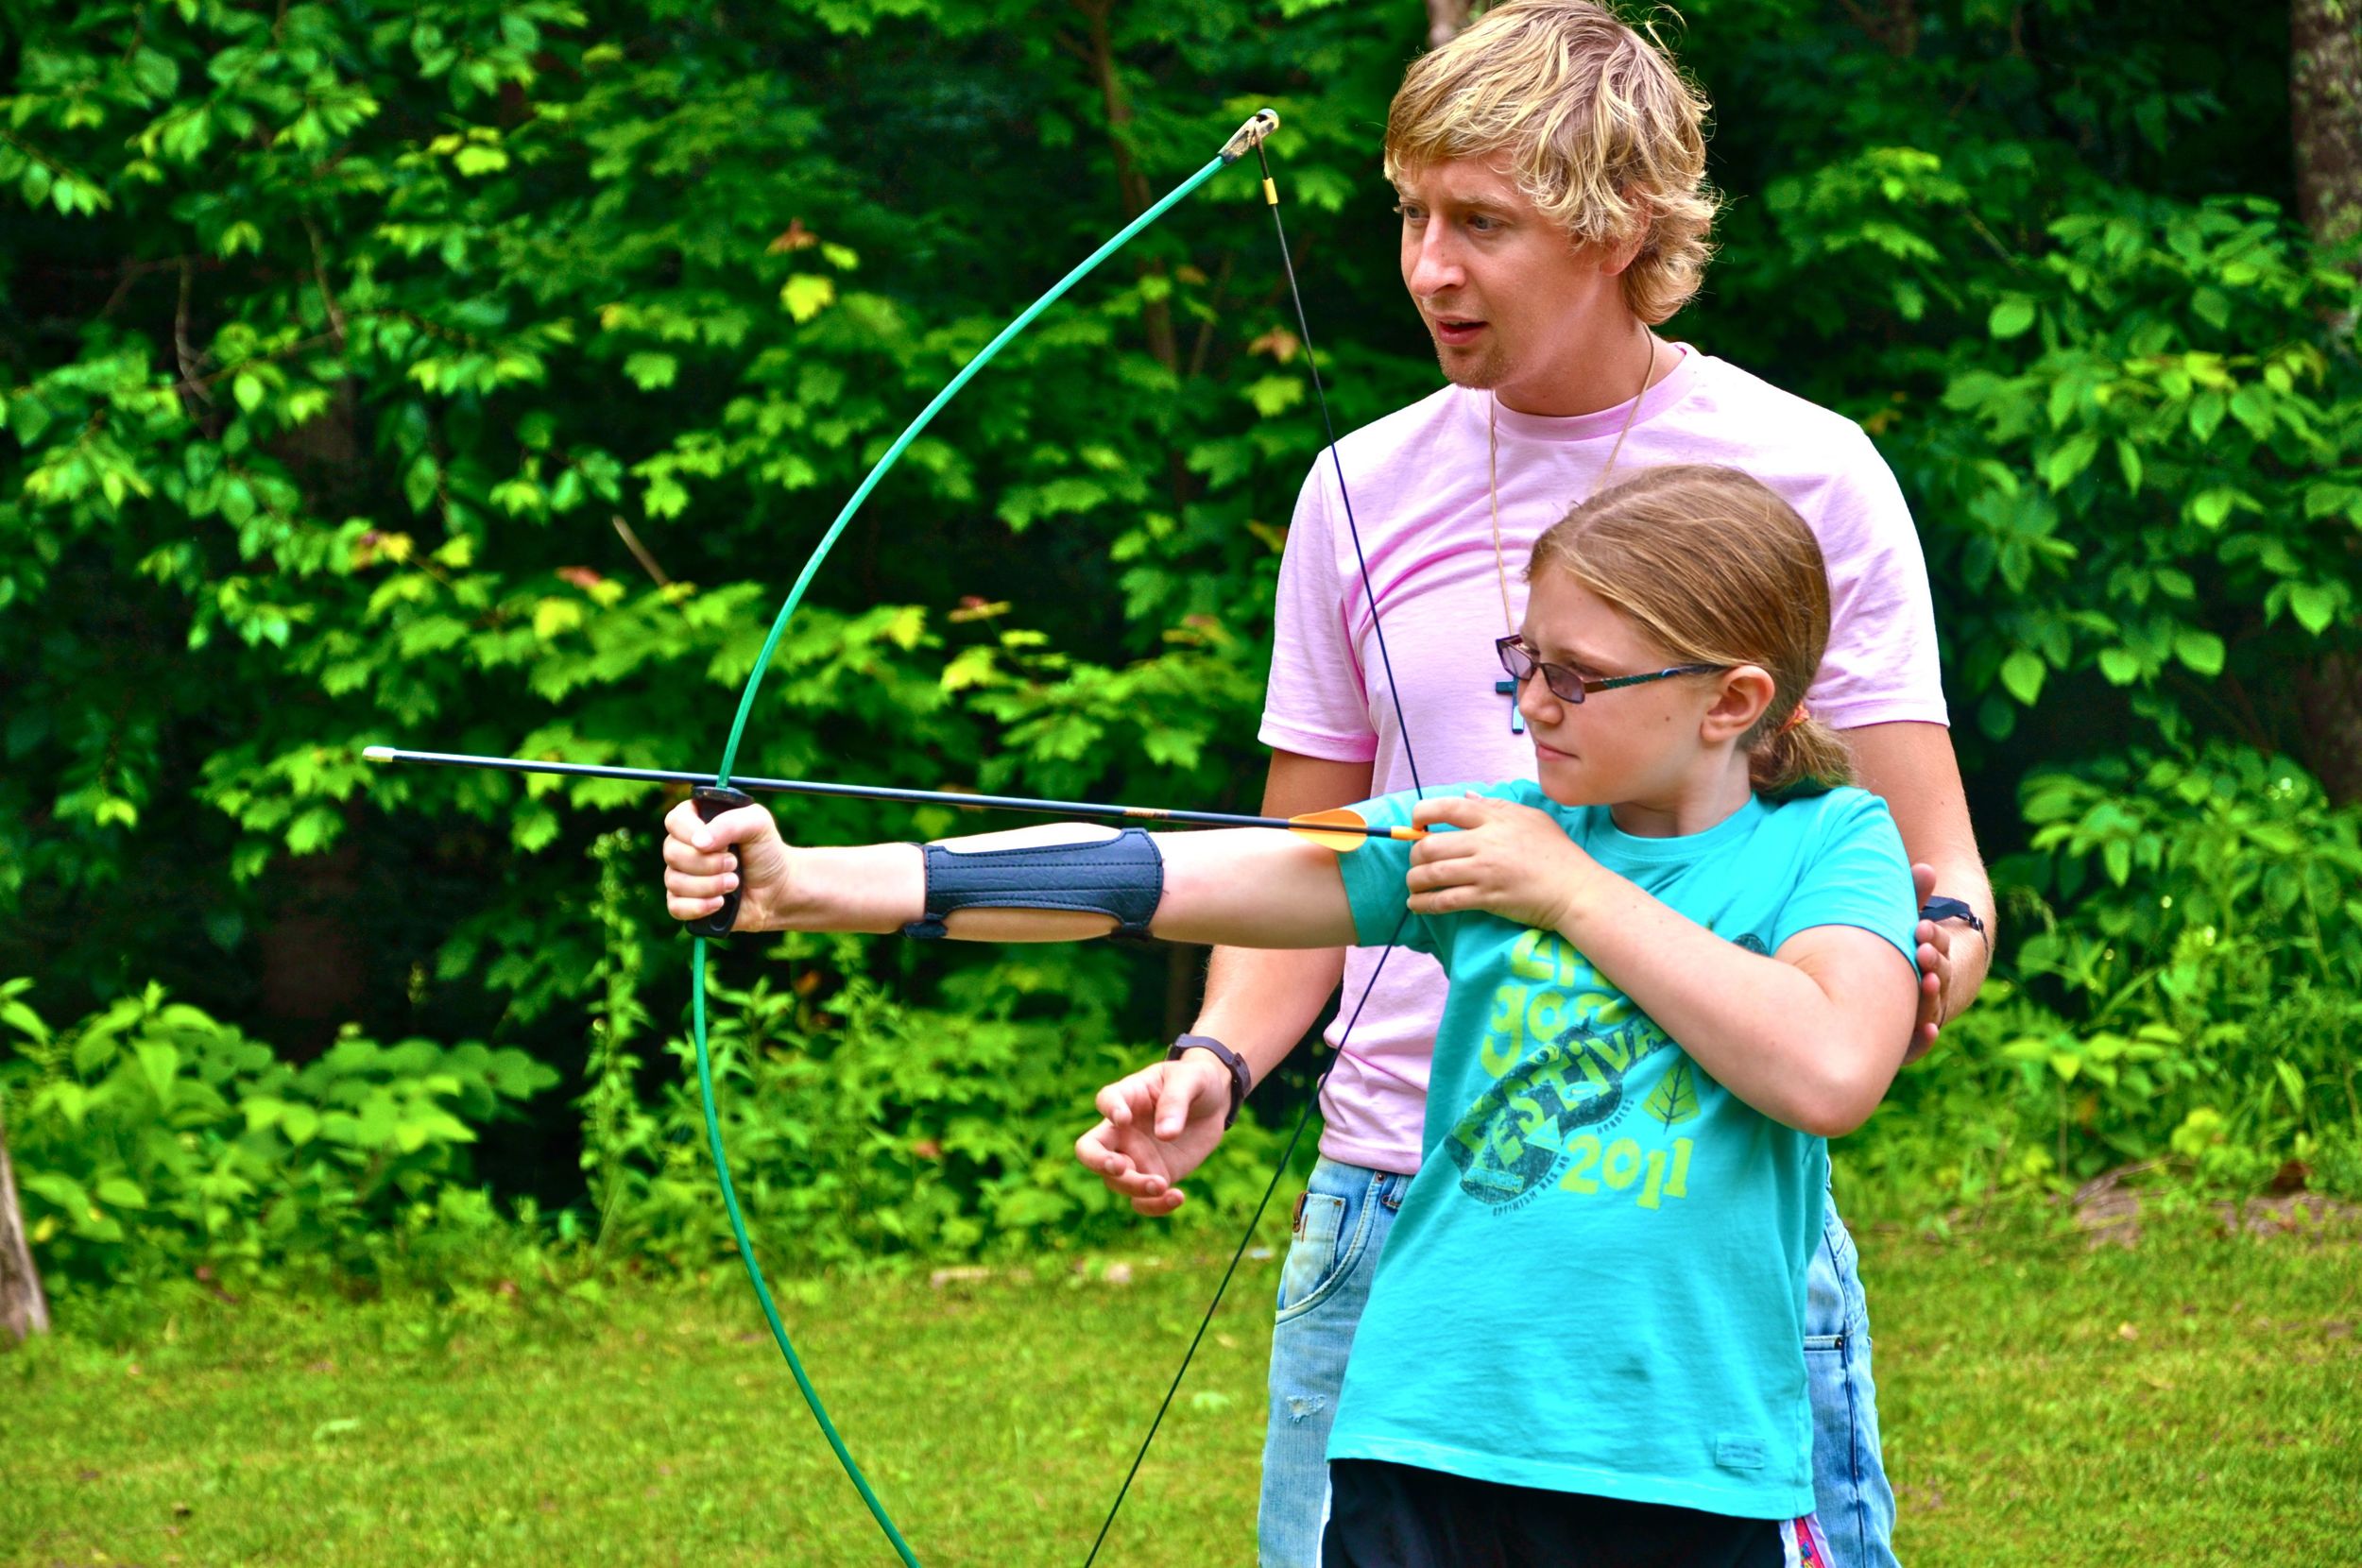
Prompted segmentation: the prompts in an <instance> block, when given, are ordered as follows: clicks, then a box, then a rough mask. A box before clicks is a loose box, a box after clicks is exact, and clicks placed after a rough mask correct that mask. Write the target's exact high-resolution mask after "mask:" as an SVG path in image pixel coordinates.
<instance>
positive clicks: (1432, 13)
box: [1427, 0, 1470, 49]
mask: <svg viewBox="0 0 2362 1568" xmlns="http://www.w3.org/2000/svg"><path fill="white" fill-rule="evenodd" d="M1469 9H1470V7H1469V4H1468V0H1427V46H1428V47H1429V48H1430V49H1440V48H1442V47H1443V46H1444V45H1445V44H1446V43H1450V42H1451V41H1452V40H1453V39H1455V38H1457V37H1459V36H1460V30H1461V29H1462V28H1463V27H1465V26H1467V25H1468V12H1469Z"/></svg>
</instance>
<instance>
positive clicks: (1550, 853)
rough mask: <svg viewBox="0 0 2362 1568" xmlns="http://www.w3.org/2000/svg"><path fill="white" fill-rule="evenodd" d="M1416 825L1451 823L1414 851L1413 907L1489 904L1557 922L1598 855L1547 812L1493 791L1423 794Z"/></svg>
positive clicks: (1540, 922)
mask: <svg viewBox="0 0 2362 1568" xmlns="http://www.w3.org/2000/svg"><path fill="white" fill-rule="evenodd" d="M1411 821H1412V825H1413V826H1416V827H1456V828H1458V829H1460V831H1458V832H1456V833H1430V834H1429V835H1428V837H1426V838H1424V839H1422V840H1420V841H1419V843H1418V844H1417V845H1416V846H1414V847H1413V848H1412V851H1411V877H1410V888H1411V909H1412V912H1413V913H1417V914H1449V913H1452V912H1455V911H1459V910H1487V911H1490V912H1492V913H1494V914H1498V915H1499V916H1500V917H1501V918H1502V919H1504V920H1513V921H1515V922H1516V923H1517V924H1518V925H1520V926H1533V927H1537V928H1540V929H1546V930H1556V929H1560V928H1561V927H1562V925H1563V923H1564V922H1565V921H1566V919H1567V917H1568V915H1569V914H1570V912H1572V909H1573V907H1574V904H1575V901H1576V899H1577V897H1578V895H1580V893H1581V891H1582V889H1583V885H1584V883H1585V882H1586V881H1588V880H1589V878H1592V877H1595V876H1597V875H1600V863H1599V862H1598V861H1594V860H1593V859H1592V858H1591V857H1590V856H1588V855H1586V854H1584V853H1583V850H1582V849H1581V848H1579V847H1577V845H1576V844H1575V842H1574V841H1573V840H1572V839H1569V838H1568V837H1567V836H1566V829H1565V828H1563V827H1560V826H1559V825H1558V823H1557V822H1556V820H1555V819H1553V818H1552V817H1550V816H1549V814H1548V813H1547V812H1543V811H1538V810H1534V809H1533V808H1532V807H1531V806H1520V805H1517V804H1516V803H1515V802H1514V801H1507V800H1496V799H1494V798H1492V797H1491V796H1489V795H1468V796H1465V797H1463V798H1461V799H1458V800H1454V799H1451V798H1448V797H1446V798H1443V799H1438V800H1423V801H1421V802H1419V804H1418V806H1417V807H1416V809H1414V810H1412V813H1411Z"/></svg>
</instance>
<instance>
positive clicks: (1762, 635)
mask: <svg viewBox="0 0 2362 1568" xmlns="http://www.w3.org/2000/svg"><path fill="white" fill-rule="evenodd" d="M1544 571H1564V572H1566V573H1568V574H1569V575H1571V576H1572V577H1573V578H1574V579H1575V581H1577V582H1579V583H1581V584H1582V585H1583V587H1584V588H1588V589H1590V590H1591V591H1592V592H1593V593H1596V594H1598V595H1599V596H1600V598H1601V599H1604V600H1606V601H1607V603H1608V604H1610V605H1613V606H1615V608H1616V609H1617V611H1618V612H1619V613H1621V614H1622V615H1624V616H1625V617H1626V618H1628V619H1629V620H1630V621H1631V622H1633V624H1634V625H1635V626H1637V627H1639V628H1640V630H1641V631H1642V632H1644V633H1646V634H1647V636H1648V637H1649V639H1650V640H1652V641H1653V642H1655V643H1656V644H1657V646H1658V647H1660V648H1662V649H1663V650H1664V651H1665V653H1666V654H1667V655H1668V656H1669V657H1670V658H1671V659H1672V661H1673V662H1674V663H1677V664H1720V665H1734V664H1753V665H1757V666H1760V667H1761V668H1762V669H1764V670H1766V671H1768V672H1770V673H1771V675H1772V684H1773V688H1774V690H1773V691H1772V704H1771V706H1770V707H1766V708H1765V709H1764V710H1763V716H1762V717H1761V718H1759V719H1757V720H1756V721H1755V723H1754V726H1753V727H1752V728H1750V729H1749V730H1748V731H1747V733H1746V734H1744V735H1742V736H1740V737H1739V741H1738V747H1739V750H1741V751H1743V752H1745V753H1746V754H1747V768H1748V775H1749V776H1750V777H1751V778H1752V779H1753V780H1754V786H1755V788H1756V790H1758V791H1759V792H1761V793H1765V794H1769V795H1779V794H1785V793H1789V792H1791V791H1794V790H1796V789H1798V788H1799V787H1801V786H1806V785H1822V786H1828V785H1837V784H1850V783H1852V782H1853V778H1854V757H1853V753H1852V752H1851V751H1850V750H1849V749H1847V747H1846V744H1845V742H1844V741H1842V740H1840V738H1839V736H1838V734H1837V732H1836V731H1835V730H1833V729H1831V728H1829V727H1828V725H1826V724H1823V723H1822V722H1821V721H1820V720H1818V719H1814V718H1810V717H1808V716H1806V715H1805V714H1803V713H1802V712H1800V709H1801V708H1802V707H1803V704H1804V700H1805V692H1806V690H1808V689H1809V688H1810V687H1811V685H1812V681H1813V676H1814V675H1815V674H1816V673H1819V671H1820V669H1821V656H1822V654H1823V652H1824V651H1825V650H1826V649H1827V647H1828V645H1829V574H1828V569H1827V567H1826V566H1824V565H1823V561H1822V558H1821V541H1820V540H1818V539H1816V538H1814V537H1813V533H1812V530H1811V529H1810V528H1808V527H1806V524H1805V520H1804V519H1802V518H1800V517H1798V516H1797V515H1796V511H1795V508H1793V507H1791V506H1789V503H1787V502H1785V501H1782V500H1781V499H1780V498H1779V497H1778V496H1776V495H1774V494H1772V491H1770V490H1769V489H1767V488H1765V487H1764V486H1763V485H1762V484H1761V483H1759V482H1758V481H1756V480H1754V479H1751V478H1749V477H1748V476H1747V475H1745V474H1743V473H1741V472H1739V471H1738V470H1737V469H1722V468H1713V467H1709V466H1706V465H1703V464H1685V465H1681V466H1677V467H1671V468H1663V469H1649V470H1647V471H1645V472H1643V473H1639V474H1635V476H1633V477H1632V478H1631V479H1628V480H1626V481H1625V482H1624V483H1622V484H1620V485H1617V486H1615V487H1614V488H1612V489H1606V490H1601V491H1600V493H1599V494H1598V495H1595V496H1593V497H1591V499H1590V500H1588V501H1585V502H1584V503H1582V504H1581V505H1579V506H1577V507H1576V508H1575V509H1574V510H1573V511H1571V512H1569V513H1567V514H1566V517H1564V518H1562V519H1560V520H1558V521H1557V522H1555V523H1553V524H1551V525H1550V528H1549V532H1547V533H1545V534H1544V535H1543V536H1542V537H1540V538H1538V539H1536V540H1535V541H1534V543H1533V554H1532V558H1531V559H1529V560H1528V562H1527V563H1526V579H1527V581H1529V582H1531V581H1532V580H1533V578H1535V577H1536V576H1538V575H1539V574H1541V573H1542V572H1544Z"/></svg>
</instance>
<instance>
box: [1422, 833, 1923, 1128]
mask: <svg viewBox="0 0 2362 1568" xmlns="http://www.w3.org/2000/svg"><path fill="white" fill-rule="evenodd" d="M1415 820H1416V821H1417V822H1419V823H1421V824H1422V825H1425V824H1429V823H1449V824H1451V825H1452V826H1454V827H1459V828H1461V829H1463V831H1461V832H1457V833H1443V834H1435V835H1430V836H1429V838H1428V839H1427V840H1425V841H1424V842H1423V843H1422V844H1420V846H1419V848H1418V849H1417V850H1416V851H1415V852H1414V854H1413V858H1412V859H1413V863H1412V870H1411V892H1412V899H1411V907H1412V909H1413V910H1416V911H1418V912H1422V913H1443V912H1448V911H1452V910H1464V909H1487V910H1491V911H1493V912H1495V913H1497V914H1500V915H1503V916H1505V917H1506V918H1509V919H1513V920H1517V921H1520V922H1521V923H1523V924H1526V925H1530V926H1537V927H1543V928H1548V929H1555V930H1557V931H1558V932H1559V933H1560V934H1561V935H1563V936H1565V937H1566V940H1567V941H1568V942H1570V943H1572V944H1573V945H1574V946H1576V948H1577V949H1579V950H1580V951H1581V952H1582V953H1583V957H1585V958H1586V959H1588V960H1590V962H1591V963H1592V965H1593V966H1594V967H1595V968H1597V969H1598V970H1599V972H1600V974H1601V975H1602V976H1604V977H1605V978H1606V979H1607V980H1609V981H1610V982H1611V983H1612V984H1614V985H1615V986H1616V987H1617V989H1618V990H1620V991H1622V992H1623V993H1624V994H1625V995H1626V996H1628V997H1631V998H1632V999H1633V1001H1634V1002H1635V1004H1636V1005H1637V1006H1638V1007H1639V1008H1640V1010H1641V1011H1642V1012H1644V1013H1646V1014H1649V1016H1650V1017H1651V1018H1652V1019H1654V1020H1655V1021H1656V1024H1657V1027H1658V1028H1660V1029H1662V1030H1663V1031H1665V1032H1666V1033H1667V1034H1668V1035H1669V1036H1670V1037H1671V1038H1673V1039H1674V1040H1677V1041H1679V1042H1680V1043H1681V1048H1682V1049H1683V1050H1685V1051H1686V1052H1687V1053H1688V1054H1689V1056H1690V1058H1691V1060H1693V1061H1695V1062H1696V1063H1697V1064H1698V1065H1700V1066H1701V1067H1703V1068H1704V1069H1705V1070H1706V1071H1707V1072H1708V1073H1710V1074H1712V1075H1713V1077H1714V1079H1715V1081H1716V1082H1719V1083H1720V1084H1721V1085H1722V1086H1723V1087H1724V1088H1726V1089H1728V1090H1730V1091H1731V1093H1733V1094H1735V1095H1737V1097H1738V1098H1739V1099H1743V1100H1745V1101H1746V1102H1747V1103H1748V1104H1749V1105H1752V1106H1754V1108H1755V1109H1756V1110H1758V1111H1761V1112H1762V1113H1763V1114H1764V1115H1765V1116H1770V1117H1772V1119H1773V1120H1774V1121H1778V1122H1782V1123H1785V1124H1786V1125H1788V1126H1789V1127H1793V1128H1795V1129H1797V1130H1798V1131H1800V1132H1805V1133H1815V1134H1817V1135H1819V1136H1823V1137H1837V1136H1839V1135H1840V1134H1842V1133H1850V1132H1852V1131H1853V1130H1854V1129H1855V1128H1857V1127H1858V1126H1860V1125H1861V1124H1862V1123H1863V1122H1865V1121H1867V1120H1869V1119H1870V1113H1871V1112H1873V1111H1874V1110H1875V1109H1877V1106H1878V1101H1879V1099H1881V1098H1883V1097H1884V1095H1885V1094H1886V1090H1887V1085H1888V1084H1889V1083H1890V1082H1892V1081H1893V1078H1894V1074H1895V1070H1896V1069H1897V1068H1898V1067H1900V1066H1901V1065H1903V1052H1904V1048H1905V1047H1906V1046H1907V1045H1908V1042H1909V1040H1910V1038H1911V1023H1912V1019H1913V1017H1914V1015H1915V1013H1916V1010H1917V1005H1918V996H1919V986H1918V977H1917V976H1916V975H1915V974H1914V973H1913V972H1912V969H1911V965H1910V963H1909V961H1908V960H1907V959H1905V958H1904V957H1903V954H1902V953H1901V951H1900V950H1899V949H1897V948H1896V947H1895V946H1894V945H1893V944H1892V943H1891V942H1888V941H1886V940H1885V939H1884V938H1882V937H1879V936H1877V935H1875V934H1874V933H1873V932H1870V931H1866V930H1861V929H1856V928H1854V927H1851V926H1816V927H1813V928H1812V929H1808V930H1805V931H1800V932H1798V933H1797V934H1796V935H1795V936H1793V937H1791V938H1789V940H1788V941H1787V942H1784V943H1782V944H1781V945H1780V950H1779V951H1778V952H1777V953H1776V954H1772V955H1771V956H1769V957H1767V956H1765V955H1763V954H1760V953H1751V952H1749V951H1747V950H1746V949H1745V948H1743V947H1741V946H1737V944H1736V943H1733V942H1730V941H1728V940H1726V939H1724V938H1722V937H1720V936H1717V935H1716V934H1715V933H1714V932H1712V931H1710V930H1708V929H1705V928H1704V927H1703V926H1701V925H1699V924H1698V923H1697V922H1696V921H1694V920H1691V919H1690V918H1689V917H1688V916H1686V915H1685V914H1682V913H1680V912H1676V911H1675V910H1673V909H1671V908H1669V907H1668V906H1667V905H1665V904H1663V903H1661V902H1659V901H1658V900H1657V899H1655V898H1654V897H1652V896H1651V895H1649V894H1647V893H1645V892H1643V891H1642V890H1641V889H1640V888H1638V887H1637V886H1635V885H1634V884H1633V883H1632V882H1630V881H1628V880H1626V879H1625V878H1621V877H1618V876H1617V875H1616V874H1615V873H1614V872H1611V871H1609V870H1607V869H1606V868H1605V867H1603V866H1601V865H1600V863H1599V862H1598V861H1594V860H1592V859H1591V857H1590V856H1588V855H1586V854H1584V853H1583V850H1582V848H1581V847H1580V846H1578V845H1577V844H1575V843H1574V842H1573V841H1572V840H1570V839H1568V838H1567V837H1566V832H1565V831H1564V830H1563V829H1562V828H1560V827H1559V826H1558V825H1557V824H1556V823H1555V822H1553V821H1551V820H1550V819H1549V817H1548V816H1546V815H1545V814H1543V813H1542V812H1540V811H1535V810H1532V809H1531V808H1527V807H1522V806H1517V805H1514V804H1512V803H1510V802H1508V801H1500V800H1489V799H1465V800H1431V801H1428V802H1425V803H1423V804H1422V805H1421V806H1420V807H1419V809H1418V812H1417V815H1416V818H1415Z"/></svg>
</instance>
